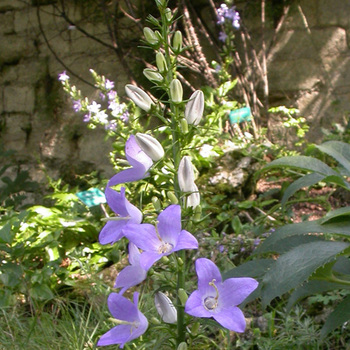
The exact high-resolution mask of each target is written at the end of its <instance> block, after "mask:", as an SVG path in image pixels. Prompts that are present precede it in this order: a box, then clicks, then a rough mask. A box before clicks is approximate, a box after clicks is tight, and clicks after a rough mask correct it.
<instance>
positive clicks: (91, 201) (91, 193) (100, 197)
mask: <svg viewBox="0 0 350 350" xmlns="http://www.w3.org/2000/svg"><path fill="white" fill-rule="evenodd" d="M76 196H77V197H78V198H79V199H80V200H81V201H82V202H83V203H84V204H85V205H86V206H88V207H89V208H90V207H94V206H95V205H99V204H102V203H106V202H107V201H106V197H105V195H104V193H103V192H102V191H100V190H99V189H98V188H91V189H90V190H87V191H83V192H78V193H76Z"/></svg>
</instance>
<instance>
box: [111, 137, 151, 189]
mask: <svg viewBox="0 0 350 350" xmlns="http://www.w3.org/2000/svg"><path fill="white" fill-rule="evenodd" d="M125 155H126V159H127V160H128V162H129V164H130V165H131V166H132V167H131V168H129V169H125V170H122V171H121V172H119V173H118V174H116V175H114V176H113V177H112V178H111V179H110V180H109V181H108V184H107V186H109V187H110V186H115V185H119V184H121V183H126V182H133V181H138V180H141V179H143V178H145V177H147V176H148V175H149V174H148V170H149V168H150V167H151V166H152V165H153V161H152V159H151V158H150V157H149V156H148V155H147V154H146V153H145V152H143V151H142V149H141V147H140V146H139V145H138V143H137V142H136V139H135V136H134V135H131V136H130V137H129V138H128V140H127V141H126V143H125Z"/></svg>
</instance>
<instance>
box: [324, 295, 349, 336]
mask: <svg viewBox="0 0 350 350" xmlns="http://www.w3.org/2000/svg"><path fill="white" fill-rule="evenodd" d="M349 320H350V295H348V296H347V297H346V298H345V299H344V300H343V301H342V302H340V303H339V304H338V305H337V306H336V308H335V309H334V310H333V312H332V313H331V314H330V315H329V317H328V318H327V320H326V322H325V324H324V326H323V327H322V329H321V338H324V337H325V336H326V335H327V334H328V333H330V332H332V331H333V330H334V329H336V328H337V327H339V326H341V325H342V324H344V323H345V322H347V321H349Z"/></svg>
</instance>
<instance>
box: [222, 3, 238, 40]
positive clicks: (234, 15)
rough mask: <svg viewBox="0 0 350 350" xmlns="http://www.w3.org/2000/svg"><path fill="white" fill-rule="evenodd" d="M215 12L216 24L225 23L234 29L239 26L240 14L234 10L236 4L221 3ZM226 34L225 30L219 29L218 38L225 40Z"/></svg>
mask: <svg viewBox="0 0 350 350" xmlns="http://www.w3.org/2000/svg"><path fill="white" fill-rule="evenodd" d="M216 12H217V24H220V25H225V24H226V23H228V24H229V26H231V27H233V28H234V29H239V28H240V26H241V25H240V20H241V18H240V16H239V13H238V12H237V11H236V6H232V7H228V6H227V5H226V4H221V5H220V7H219V8H218V9H217V10H216ZM227 38H228V35H227V33H226V32H225V31H220V33H219V40H220V41H222V42H225V41H226V39H227Z"/></svg>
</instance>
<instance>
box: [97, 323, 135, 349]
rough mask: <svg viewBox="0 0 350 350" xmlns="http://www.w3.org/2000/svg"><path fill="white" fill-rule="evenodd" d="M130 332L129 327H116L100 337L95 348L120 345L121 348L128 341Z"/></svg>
mask: <svg viewBox="0 0 350 350" xmlns="http://www.w3.org/2000/svg"><path fill="white" fill-rule="evenodd" d="M130 331H131V326H130V325H119V326H116V327H114V328H112V329H110V330H109V331H108V332H107V333H105V334H103V335H102V337H101V338H100V339H99V341H98V342H97V346H106V345H113V344H120V347H121V348H123V347H124V344H125V343H126V342H128V341H129V340H130V339H129V338H130ZM136 338H137V337H136Z"/></svg>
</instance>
